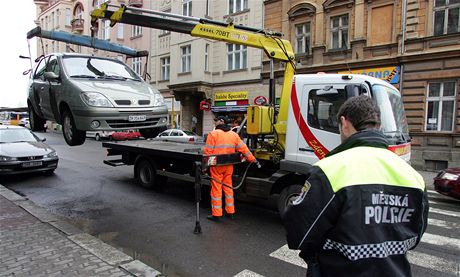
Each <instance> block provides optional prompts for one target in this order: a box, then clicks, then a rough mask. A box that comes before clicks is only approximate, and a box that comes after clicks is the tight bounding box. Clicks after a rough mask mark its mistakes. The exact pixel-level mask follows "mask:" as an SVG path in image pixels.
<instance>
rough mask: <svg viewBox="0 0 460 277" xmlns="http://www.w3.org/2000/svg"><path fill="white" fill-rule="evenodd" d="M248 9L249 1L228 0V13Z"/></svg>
mask: <svg viewBox="0 0 460 277" xmlns="http://www.w3.org/2000/svg"><path fill="white" fill-rule="evenodd" d="M247 9H248V0H228V13H229V14H231V13H237V12H240V11H244V10H247Z"/></svg>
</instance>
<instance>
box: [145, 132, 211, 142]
mask: <svg viewBox="0 0 460 277" xmlns="http://www.w3.org/2000/svg"><path fill="white" fill-rule="evenodd" d="M153 140H165V141H177V142H203V138H202V137H201V136H199V135H197V134H195V133H193V132H190V131H183V130H180V129H168V130H166V131H163V132H161V133H160V134H159V135H158V136H157V137H156V138H154V139H153Z"/></svg>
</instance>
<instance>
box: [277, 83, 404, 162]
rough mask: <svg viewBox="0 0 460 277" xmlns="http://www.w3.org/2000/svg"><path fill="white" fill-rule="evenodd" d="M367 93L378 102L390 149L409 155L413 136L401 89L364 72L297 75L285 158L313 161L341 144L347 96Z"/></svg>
mask: <svg viewBox="0 0 460 277" xmlns="http://www.w3.org/2000/svg"><path fill="white" fill-rule="evenodd" d="M359 94H366V95H368V96H369V97H371V98H372V99H374V101H375V102H376V103H377V105H378V107H379V108H380V113H381V130H382V131H383V133H384V134H385V135H386V136H387V137H388V139H389V140H390V143H391V146H390V150H392V151H394V152H395V153H397V154H398V155H399V156H401V158H403V159H404V160H406V161H409V159H410V138H409V132H408V126H407V120H406V115H405V113H404V109H403V103H402V99H401V94H400V92H399V91H398V90H397V89H396V88H395V87H393V86H392V85H390V84H388V83H387V82H384V81H382V80H380V79H376V78H373V77H369V76H365V75H351V74H350V75H343V74H306V75H295V77H294V80H293V84H292V90H291V105H290V107H289V112H288V124H287V132H286V152H285V160H286V162H293V163H301V164H314V163H315V162H316V161H318V159H320V158H323V157H324V156H325V155H326V154H327V153H328V152H329V151H331V150H332V149H334V148H335V147H336V146H337V145H339V144H340V131H339V125H338V120H337V112H338V110H339V107H340V106H341V105H342V104H343V103H344V102H345V100H347V98H349V97H352V96H355V95H359Z"/></svg>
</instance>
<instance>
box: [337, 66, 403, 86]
mask: <svg viewBox="0 0 460 277" xmlns="http://www.w3.org/2000/svg"><path fill="white" fill-rule="evenodd" d="M337 73H339V74H362V75H367V76H371V77H375V78H378V79H381V80H384V81H387V82H389V83H390V84H397V83H398V82H399V66H388V67H374V68H365V69H355V70H350V71H348V70H347V71H339V72H337Z"/></svg>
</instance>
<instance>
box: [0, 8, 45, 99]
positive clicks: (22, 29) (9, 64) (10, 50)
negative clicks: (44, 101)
mask: <svg viewBox="0 0 460 277" xmlns="http://www.w3.org/2000/svg"><path fill="white" fill-rule="evenodd" d="M2 11H3V12H2V15H1V16H0V26H1V27H0V28H1V29H0V36H1V38H2V42H0V50H1V53H0V54H1V59H0V60H1V62H0V107H26V106H27V102H26V99H27V92H26V90H27V81H28V76H24V75H22V72H24V71H25V70H27V69H29V68H30V62H29V60H25V59H19V55H24V56H29V50H28V47H27V39H26V34H27V32H28V31H29V30H31V29H32V28H34V27H35V26H36V25H35V23H34V19H35V4H34V2H33V1H32V0H20V1H2ZM30 43H31V52H32V57H33V58H34V59H35V57H36V56H37V51H36V39H32V40H31V41H30Z"/></svg>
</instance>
